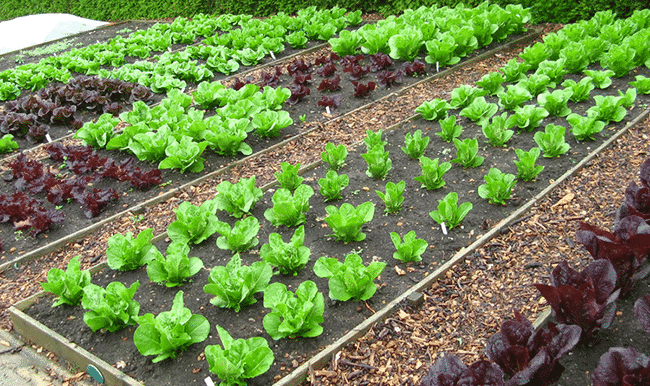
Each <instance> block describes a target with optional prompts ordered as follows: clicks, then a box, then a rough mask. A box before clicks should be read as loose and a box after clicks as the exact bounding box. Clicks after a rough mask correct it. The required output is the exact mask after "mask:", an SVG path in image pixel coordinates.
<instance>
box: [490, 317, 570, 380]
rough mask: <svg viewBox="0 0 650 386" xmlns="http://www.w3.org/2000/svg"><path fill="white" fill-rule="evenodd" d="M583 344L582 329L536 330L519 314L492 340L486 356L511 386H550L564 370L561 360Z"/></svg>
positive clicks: (552, 325)
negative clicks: (579, 342) (502, 373)
mask: <svg viewBox="0 0 650 386" xmlns="http://www.w3.org/2000/svg"><path fill="white" fill-rule="evenodd" d="M579 340H580V327H578V326H573V325H564V324H559V325H555V324H554V323H552V322H549V323H548V326H547V328H541V329H539V330H537V331H536V330H535V328H533V325H532V323H531V322H530V321H529V320H528V319H526V318H525V317H524V316H522V315H521V314H520V313H519V312H517V311H515V319H514V320H507V321H505V322H503V324H502V325H501V330H500V331H499V332H497V333H496V334H494V335H492V336H491V337H490V338H488V341H487V343H486V347H485V354H486V355H487V356H488V358H490V359H491V360H492V361H493V362H494V363H496V364H497V365H498V366H499V367H500V368H501V369H502V370H503V372H504V373H505V374H506V375H508V376H509V377H510V379H509V380H508V382H507V383H506V385H507V386H515V385H517V386H525V385H528V386H546V385H552V384H554V383H556V382H557V381H558V380H559V379H560V376H561V375H562V372H563V371H564V367H563V366H562V365H561V364H560V363H559V359H560V358H562V357H563V356H564V355H565V354H566V353H568V352H569V351H571V349H573V347H574V346H575V345H576V344H577V343H578V341H579Z"/></svg>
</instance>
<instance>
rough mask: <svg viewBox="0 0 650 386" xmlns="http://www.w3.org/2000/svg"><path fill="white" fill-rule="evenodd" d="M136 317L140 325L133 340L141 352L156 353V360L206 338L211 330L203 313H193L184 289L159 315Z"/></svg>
mask: <svg viewBox="0 0 650 386" xmlns="http://www.w3.org/2000/svg"><path fill="white" fill-rule="evenodd" d="M135 320H136V321H137V322H138V324H139V325H140V326H139V327H138V328H137V329H136V330H135V333H134V334H133V343H135V347H136V348H137V349H138V351H139V352H140V354H142V355H156V357H155V358H154V359H153V361H152V362H153V363H158V362H160V361H162V360H164V359H167V358H176V357H177V356H178V351H185V350H186V349H187V347H188V346H189V345H191V344H194V343H201V342H203V341H204V340H205V339H206V338H207V337H208V335H209V334H210V323H209V322H208V319H206V317H205V316H203V315H192V311H191V310H190V309H189V308H186V307H184V306H183V291H178V293H176V296H175V297H174V302H173V305H172V309H171V310H170V311H163V312H161V313H160V314H158V316H156V317H154V315H153V314H144V315H143V316H138V317H136V318H135Z"/></svg>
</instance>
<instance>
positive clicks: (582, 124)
mask: <svg viewBox="0 0 650 386" xmlns="http://www.w3.org/2000/svg"><path fill="white" fill-rule="evenodd" d="M566 120H567V122H569V124H570V125H571V129H570V130H569V131H570V132H571V134H573V136H574V137H576V139H577V140H579V141H584V140H587V139H589V140H592V141H593V140H594V135H595V134H597V133H600V132H601V131H603V129H604V128H605V122H603V121H599V120H597V119H596V117H594V116H588V117H583V116H581V115H579V114H573V113H572V114H569V116H568V117H567V118H566Z"/></svg>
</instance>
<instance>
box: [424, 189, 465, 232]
mask: <svg viewBox="0 0 650 386" xmlns="http://www.w3.org/2000/svg"><path fill="white" fill-rule="evenodd" d="M473 207H474V206H473V205H472V203H471V202H464V203H462V204H460V205H458V193H456V192H450V193H449V194H447V195H446V196H445V198H443V199H442V200H438V210H434V211H433V212H429V216H431V218H432V219H433V221H435V222H437V223H438V224H442V223H445V225H446V226H447V228H448V229H453V228H455V227H457V226H458V225H460V223H461V221H463V219H464V218H465V216H467V213H469V211H470V210H472V208H473Z"/></svg>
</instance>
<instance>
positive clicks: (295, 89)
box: [287, 83, 311, 106]
mask: <svg viewBox="0 0 650 386" xmlns="http://www.w3.org/2000/svg"><path fill="white" fill-rule="evenodd" d="M289 90H291V96H290V97H289V99H287V103H288V104H289V105H291V106H293V105H295V104H296V103H298V102H300V101H301V100H302V99H303V98H304V97H306V96H307V95H309V93H310V92H311V91H310V90H309V87H307V86H304V85H302V84H293V83H292V84H290V85H289Z"/></svg>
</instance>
